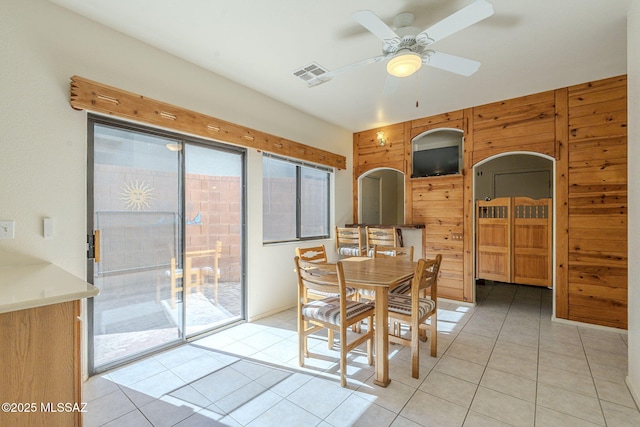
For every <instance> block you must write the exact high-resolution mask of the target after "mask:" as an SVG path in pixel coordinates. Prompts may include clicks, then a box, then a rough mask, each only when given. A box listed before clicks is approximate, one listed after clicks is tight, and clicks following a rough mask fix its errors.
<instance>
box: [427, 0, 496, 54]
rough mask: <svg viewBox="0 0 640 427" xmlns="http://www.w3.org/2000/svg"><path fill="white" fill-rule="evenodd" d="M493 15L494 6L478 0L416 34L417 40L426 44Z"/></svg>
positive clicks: (483, 0) (484, 0)
mask: <svg viewBox="0 0 640 427" xmlns="http://www.w3.org/2000/svg"><path fill="white" fill-rule="evenodd" d="M491 15H493V6H492V5H491V3H488V2H487V1H486V0H476V1H475V2H473V3H471V4H470V5H469V6H466V7H463V8H462V9H460V10H459V11H457V12H455V13H454V14H452V15H449V16H448V17H446V18H444V19H443V20H442V21H440V22H438V23H436V24H434V25H432V26H431V27H429V28H427V29H426V30H424V31H423V32H421V33H419V34H418V35H417V36H416V42H418V43H420V44H423V45H425V46H427V45H430V44H431V43H434V42H437V41H438V40H442V39H443V38H445V37H447V36H450V35H451V34H453V33H456V32H458V31H460V30H463V29H465V28H467V27H469V26H471V25H473V24H475V23H476V22H480V21H482V20H483V19H485V18H488V17H490V16H491Z"/></svg>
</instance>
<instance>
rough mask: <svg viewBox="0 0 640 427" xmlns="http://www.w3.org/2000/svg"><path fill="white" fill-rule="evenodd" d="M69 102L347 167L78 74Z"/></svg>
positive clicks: (317, 152) (323, 154)
mask: <svg viewBox="0 0 640 427" xmlns="http://www.w3.org/2000/svg"><path fill="white" fill-rule="evenodd" d="M70 102H71V106H72V107H73V108H75V109H76V110H87V111H93V112H96V113H102V114H108V115H110V116H113V117H120V118H123V119H127V120H133V121H136V122H139V123H146V124H149V125H152V126H159V127H163V128H165V129H171V130H173V131H176V132H181V133H187V134H191V135H197V136H201V137H204V138H210V139H215V140H217V141H221V142H228V143H231V144H235V145H240V146H243V147H247V148H255V149H257V150H262V151H266V152H268V153H273V154H279V155H282V156H287V157H293V158H296V159H300V160H304V161H308V162H312V163H318V164H321V165H325V166H330V167H334V168H337V169H346V168H347V158H346V157H345V156H341V155H339V154H335V153H332V152H330V151H325V150H321V149H319V148H316V147H311V146H309V145H304V144H301V143H299V142H295V141H291V140H288V139H285V138H280V137H278V136H274V135H270V134H268V133H265V132H260V131H257V130H253V129H250V128H247V127H244V126H241V125H236V124H234V123H230V122H227V121H224V120H221V119H217V118H215V117H211V116H207V115H205V114H202V113H198V112H195V111H191V110H187V109H185V108H181V107H176V106H175V105H171V104H167V103H164V102H161V101H156V100H154V99H151V98H147V97H145V96H142V95H137V94H135V93H131V92H127V91H125V90H122V89H117V88H114V87H111V86H107V85H105V84H102V83H97V82H94V81H91V80H88V79H85V78H82V77H79V76H73V77H71V100H70Z"/></svg>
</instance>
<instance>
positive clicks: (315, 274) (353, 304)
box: [294, 257, 375, 387]
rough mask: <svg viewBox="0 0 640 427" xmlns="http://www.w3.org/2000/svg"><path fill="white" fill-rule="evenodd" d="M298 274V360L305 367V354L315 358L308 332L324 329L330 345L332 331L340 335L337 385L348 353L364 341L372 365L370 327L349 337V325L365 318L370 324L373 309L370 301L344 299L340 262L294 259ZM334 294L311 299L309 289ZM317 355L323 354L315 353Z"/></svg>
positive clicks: (342, 380) (342, 379)
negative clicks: (309, 343)
mask: <svg viewBox="0 0 640 427" xmlns="http://www.w3.org/2000/svg"><path fill="white" fill-rule="evenodd" d="M294 261H295V265H296V272H297V274H298V363H299V365H300V366H304V359H305V357H314V355H313V354H312V353H310V352H309V346H308V342H307V341H308V337H309V335H311V334H313V333H315V332H317V331H320V330H322V329H327V331H328V342H329V346H330V348H331V347H333V339H334V333H335V332H337V333H338V334H339V336H340V385H341V386H342V387H345V386H346V385H347V380H346V374H347V355H348V353H349V352H350V351H351V350H353V349H354V348H356V347H358V346H359V345H360V344H362V343H364V342H366V343H367V358H368V363H369V365H373V355H372V352H373V339H374V335H373V328H369V329H368V330H367V332H366V333H364V334H362V335H357V337H356V338H354V339H352V340H349V339H348V338H349V337H348V335H347V330H348V328H349V327H350V326H353V325H355V324H357V323H358V322H360V321H362V320H364V319H368V324H369V325H373V316H374V311H375V308H374V306H373V305H372V304H366V303H361V302H358V301H353V300H350V299H348V298H347V291H346V289H347V287H346V285H345V279H344V270H343V267H342V262H338V263H336V264H322V263H313V262H308V261H303V260H301V259H300V258H299V257H295V259H294ZM312 289H313V290H315V291H321V292H330V293H335V294H337V295H338V296H336V297H329V298H324V299H320V300H310V299H309V296H308V295H309V290H312ZM318 357H322V358H324V357H326V356H321V355H318Z"/></svg>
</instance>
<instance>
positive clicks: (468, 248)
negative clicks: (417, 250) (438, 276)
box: [462, 108, 476, 302]
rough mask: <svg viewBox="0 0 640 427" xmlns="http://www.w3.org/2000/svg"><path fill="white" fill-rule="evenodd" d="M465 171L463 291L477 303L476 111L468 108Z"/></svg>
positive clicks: (465, 125) (465, 297)
mask: <svg viewBox="0 0 640 427" xmlns="http://www.w3.org/2000/svg"><path fill="white" fill-rule="evenodd" d="M463 120H464V135H465V136H464V144H463V147H462V149H463V153H464V158H463V161H464V169H463V171H462V180H463V189H464V190H463V191H464V193H463V215H464V218H463V230H464V234H463V237H462V239H463V250H464V255H463V259H464V264H463V284H462V287H463V290H464V298H463V300H464V301H472V302H475V283H476V281H475V260H474V257H473V254H474V250H475V248H474V218H475V206H474V202H473V191H474V189H473V182H474V181H473V179H474V177H473V164H474V163H473V147H474V139H473V135H474V129H475V125H474V122H475V120H474V110H473V108H467V109H466V110H464V119H463Z"/></svg>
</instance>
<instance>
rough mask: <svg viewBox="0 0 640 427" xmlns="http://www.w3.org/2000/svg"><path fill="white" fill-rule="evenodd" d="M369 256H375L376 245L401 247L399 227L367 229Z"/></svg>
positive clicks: (367, 227)
mask: <svg viewBox="0 0 640 427" xmlns="http://www.w3.org/2000/svg"><path fill="white" fill-rule="evenodd" d="M365 235H366V236H367V237H366V247H367V252H366V254H367V256H373V247H374V246H375V245H382V246H400V245H399V244H398V229H397V227H385V228H378V227H369V226H366V227H365Z"/></svg>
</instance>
